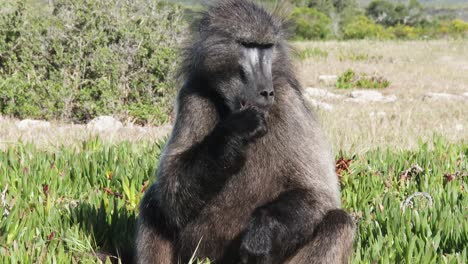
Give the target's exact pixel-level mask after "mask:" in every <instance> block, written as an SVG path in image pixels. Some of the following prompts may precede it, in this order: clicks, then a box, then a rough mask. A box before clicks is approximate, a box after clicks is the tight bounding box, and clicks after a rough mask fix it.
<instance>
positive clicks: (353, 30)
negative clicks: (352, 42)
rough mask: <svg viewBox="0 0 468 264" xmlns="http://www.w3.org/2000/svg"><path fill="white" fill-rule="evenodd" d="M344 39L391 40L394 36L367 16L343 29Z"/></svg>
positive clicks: (359, 17)
mask: <svg viewBox="0 0 468 264" xmlns="http://www.w3.org/2000/svg"><path fill="white" fill-rule="evenodd" d="M343 38H344V39H390V38H392V35H391V34H390V33H388V32H387V31H385V29H384V28H383V27H382V26H381V25H378V24H376V23H375V22H374V21H372V20H371V19H369V18H367V17H365V16H358V17H356V18H355V19H354V20H353V21H351V22H350V23H349V24H347V25H346V26H345V27H344V29H343Z"/></svg>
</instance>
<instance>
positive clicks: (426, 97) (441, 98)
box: [423, 92, 467, 101]
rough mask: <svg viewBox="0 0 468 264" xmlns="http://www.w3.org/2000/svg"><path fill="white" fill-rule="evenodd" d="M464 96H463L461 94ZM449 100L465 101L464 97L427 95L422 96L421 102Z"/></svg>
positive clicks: (442, 94)
mask: <svg viewBox="0 0 468 264" xmlns="http://www.w3.org/2000/svg"><path fill="white" fill-rule="evenodd" d="M463 95H465V94H463ZM426 99H429V100H450V101H464V100H467V97H466V96H461V95H456V94H449V93H433V92H430V93H427V94H425V95H424V96H423V100H426Z"/></svg>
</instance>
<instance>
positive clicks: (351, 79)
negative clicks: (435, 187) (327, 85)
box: [335, 69, 390, 89]
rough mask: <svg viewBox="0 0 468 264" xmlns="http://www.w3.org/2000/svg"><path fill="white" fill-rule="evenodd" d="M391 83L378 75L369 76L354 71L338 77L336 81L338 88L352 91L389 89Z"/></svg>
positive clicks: (348, 71) (349, 70) (350, 70)
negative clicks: (358, 89) (355, 89)
mask: <svg viewBox="0 0 468 264" xmlns="http://www.w3.org/2000/svg"><path fill="white" fill-rule="evenodd" d="M389 85H390V82H389V81H388V80H386V79H385V78H383V77H381V76H377V75H372V76H369V75H367V74H365V73H361V74H359V75H358V74H357V73H355V72H354V71H353V70H352V69H348V70H347V71H345V72H344V73H343V74H341V75H340V77H338V80H337V81H336V85H335V86H336V88H340V89H350V88H369V89H381V88H387V87H388V86H389Z"/></svg>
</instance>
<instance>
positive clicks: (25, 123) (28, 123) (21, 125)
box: [16, 119, 50, 130]
mask: <svg viewBox="0 0 468 264" xmlns="http://www.w3.org/2000/svg"><path fill="white" fill-rule="evenodd" d="M16 127H18V129H19V130H28V129H34V128H36V129H37V128H39V129H45V128H49V127H50V122H48V121H43V120H34V119H24V120H21V121H19V122H17V123H16Z"/></svg>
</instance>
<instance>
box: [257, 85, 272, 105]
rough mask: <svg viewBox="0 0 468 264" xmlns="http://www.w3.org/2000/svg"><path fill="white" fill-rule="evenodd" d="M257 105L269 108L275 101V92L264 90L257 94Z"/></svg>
mask: <svg viewBox="0 0 468 264" xmlns="http://www.w3.org/2000/svg"><path fill="white" fill-rule="evenodd" d="M259 95H260V96H259V98H258V100H257V101H258V103H259V104H260V105H262V106H266V107H268V106H270V105H271V104H273V102H274V101H275V92H274V91H273V90H268V89H264V90H261V91H260V93H259Z"/></svg>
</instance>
